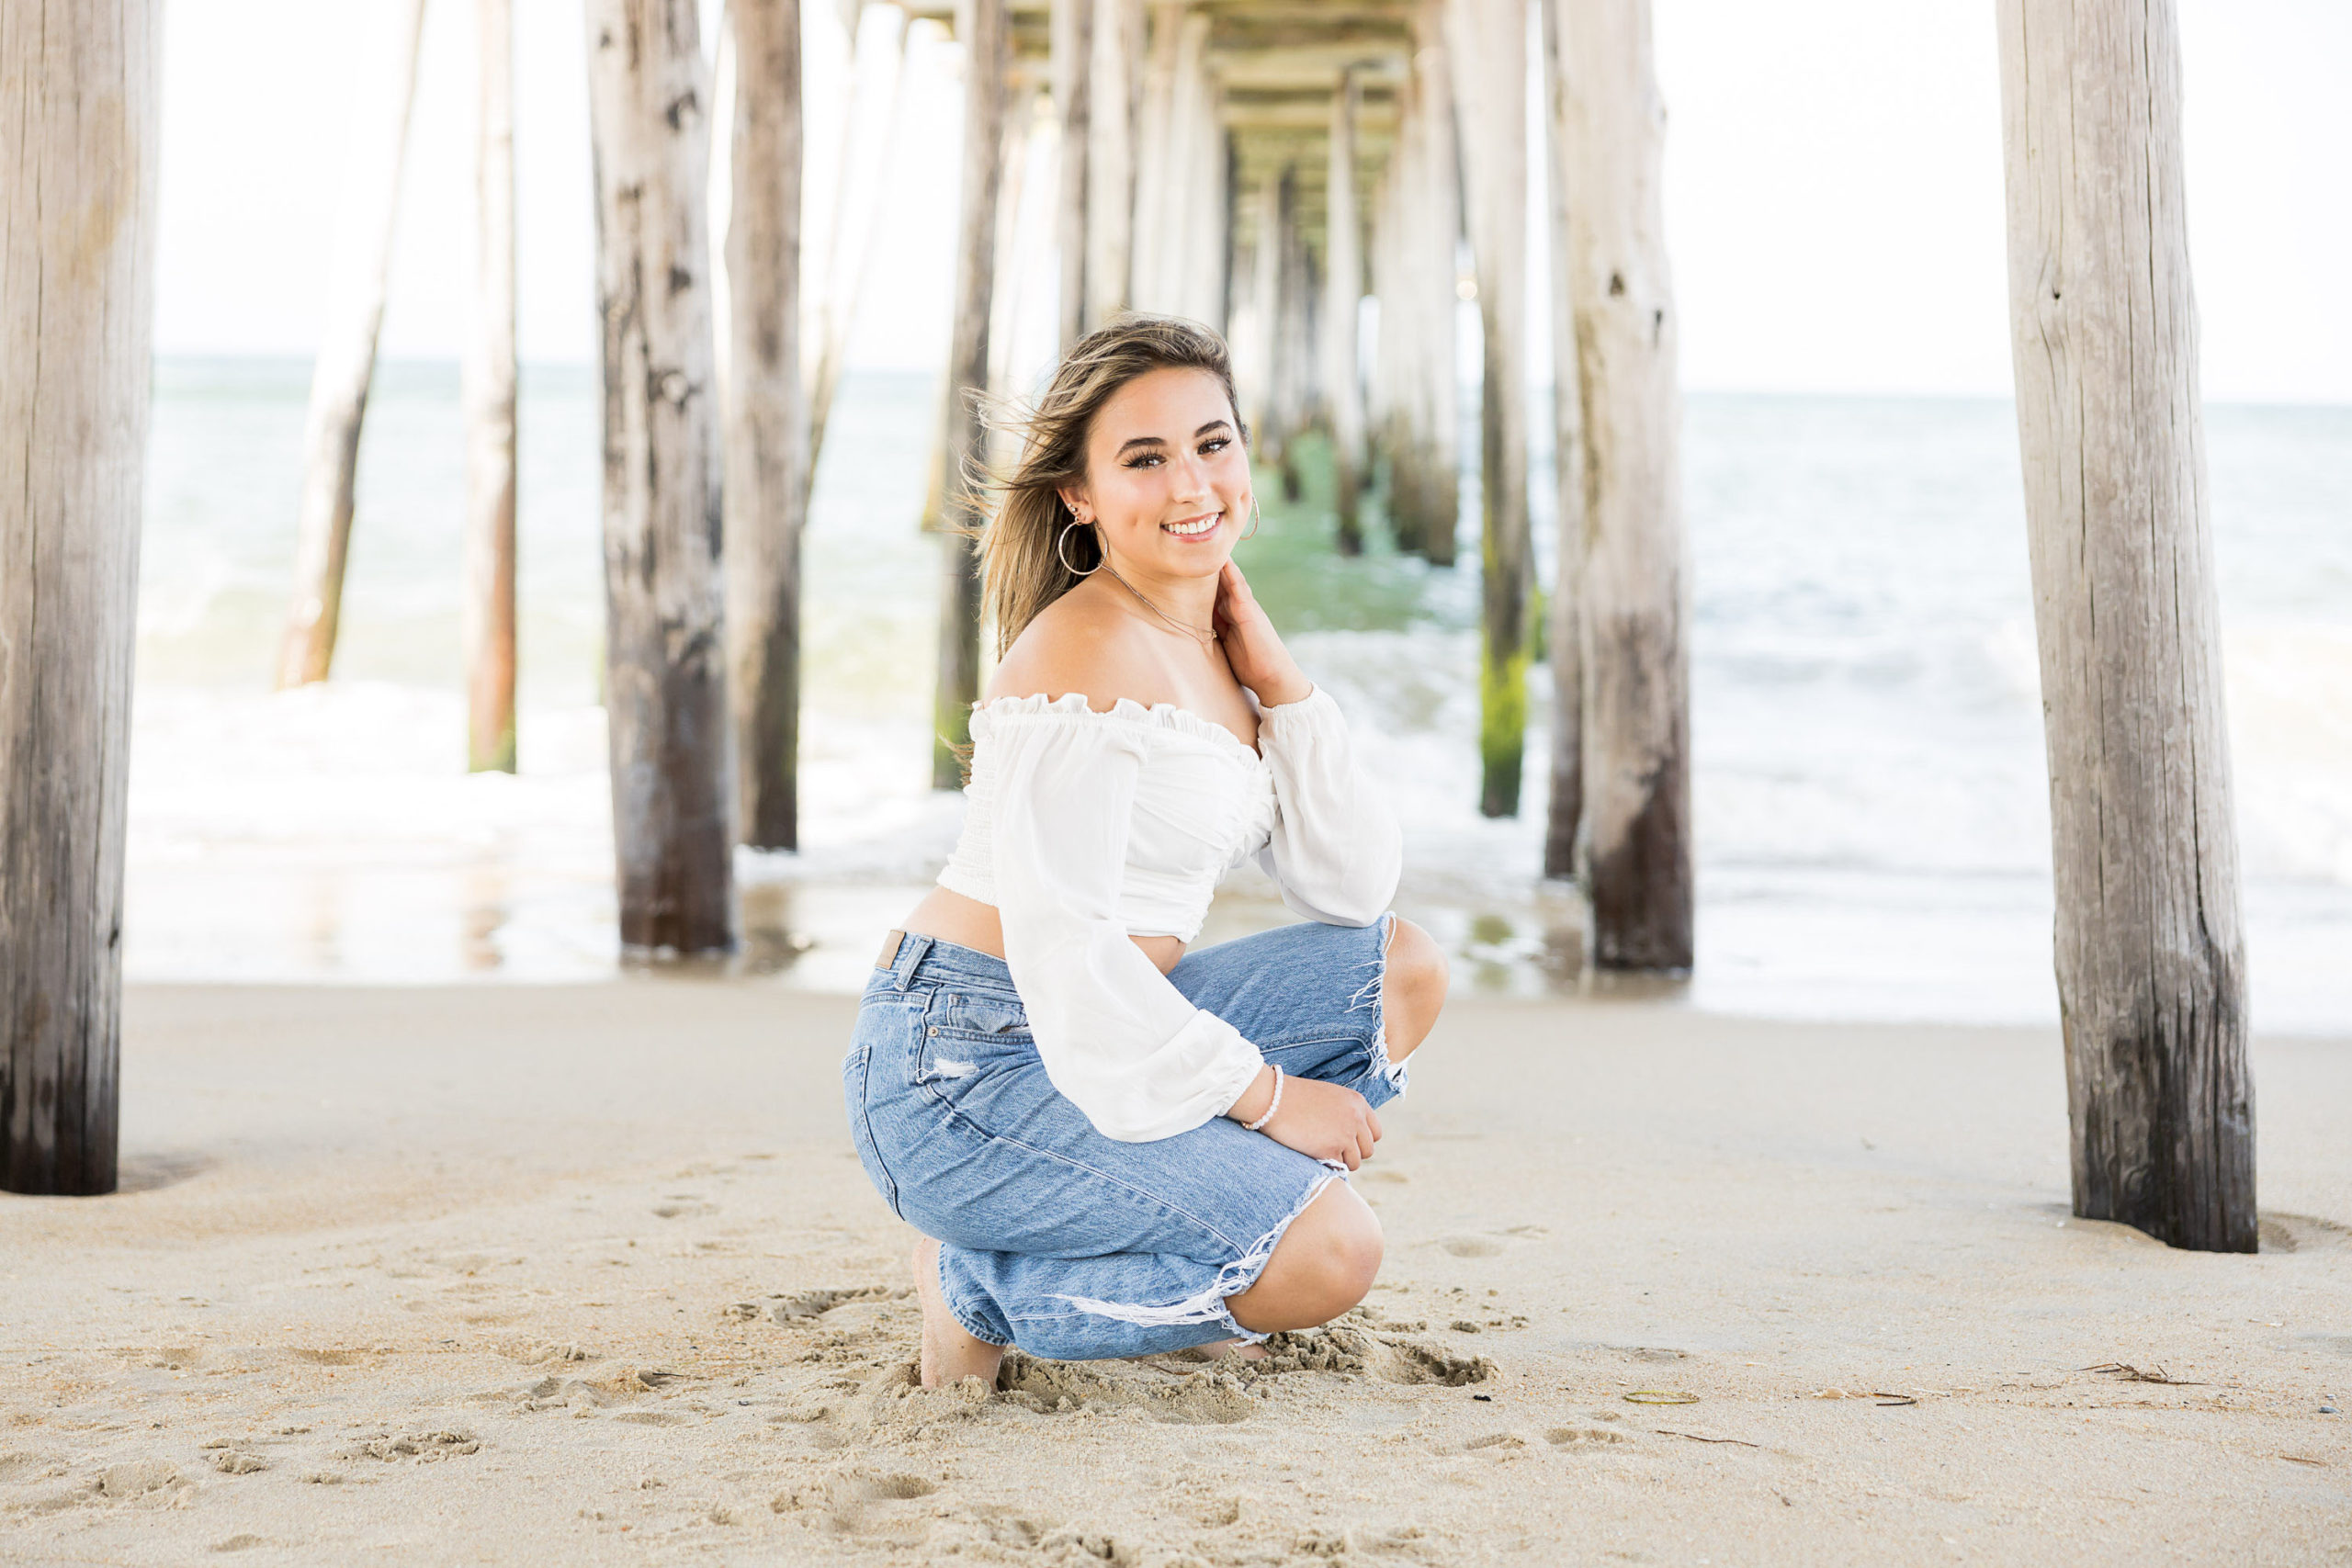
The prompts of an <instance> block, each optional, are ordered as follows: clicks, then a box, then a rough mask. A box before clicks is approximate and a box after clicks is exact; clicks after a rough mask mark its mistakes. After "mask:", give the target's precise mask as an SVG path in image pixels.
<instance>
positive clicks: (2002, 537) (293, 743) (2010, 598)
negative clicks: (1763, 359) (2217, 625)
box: [125, 361, 2352, 1032]
mask: <svg viewBox="0 0 2352 1568" xmlns="http://www.w3.org/2000/svg"><path fill="white" fill-rule="evenodd" d="M307 378H308V369H307V367H306V366H304V365H301V364H299V363H288V362H275V361H166V362H164V364H163V365H161V366H160V367H158V373H157V378H156V404H155V416H154V426H153V430H154V436H153V453H152V458H151V468H150V476H149V502H148V509H149V516H148V523H147V527H146V532H145V537H144V540H143V544H142V550H143V561H142V573H141V599H140V624H139V656H138V657H139V663H138V694H137V701H136V705H135V709H134V719H133V724H134V739H133V750H132V763H131V770H132V776H131V796H130V872H129V877H130V909H129V917H128V919H127V922H126V932H125V940H126V963H127V965H128V968H129V971H130V974H131V975H132V976H134V977H139V978H149V979H163V978H171V979H230V978H237V979H293V980H330V981H333V980H342V981H361V980H366V981H394V982H398V981H427V980H444V979H448V978H453V977H458V976H481V977H488V978H508V979H517V980H532V979H560V978H574V977H581V976H594V975H605V974H610V973H612V972H614V970H615V968H616V964H617V962H618V960H617V958H616V947H615V940H614V935H613V900H612V892H611V886H610V852H611V846H610V823H609V818H608V813H607V807H606V796H605V776H604V732H603V725H602V715H601V710H599V709H598V708H597V706H596V665H597V661H598V659H599V637H600V624H601V616H602V606H601V582H600V571H601V566H600V559H601V557H600V550H599V545H598V537H597V531H598V522H597V515H596V500H597V498H596V489H595V486H596V475H597V463H596V452H595V447H596V425H595V421H596V404H595V400H594V387H593V379H592V376H591V374H590V373H589V372H588V371H587V370H585V369H582V368H565V367H527V368H526V372H525V378H524V392H523V396H524V401H523V410H522V427H521V428H522V437H521V439H522V453H521V460H522V472H521V492H520V493H521V513H520V529H521V545H520V553H521V568H520V570H521V588H520V592H521V599H522V631H521V639H522V647H521V667H522V709H523V712H522V718H521V725H520V747H521V755H522V772H521V773H520V775H519V776H516V777H512V778H508V777H503V776H497V775H489V776H472V777H469V776H468V775H466V774H465V773H464V772H463V705H462V698H461V696H460V694H459V691H458V674H459V654H458V571H459V564H458V563H459V560H460V549H459V539H458V516H459V504H458V502H459V495H460V489H461V473H460V454H461V450H462V448H461V443H460V439H459V434H460V427H459V421H458V403H457V379H456V373H455V370H454V368H453V367H441V366H432V365H401V364H394V365H390V366H388V367H385V368H384V369H383V370H382V371H381V372H380V373H379V381H378V387H377V390H376V392H375V394H374V397H373V399H372V400H371V403H370V406H369V412H368V432H367V440H366V443H365V446H364V447H363V451H362V455H361V464H360V473H359V491H360V502H359V516H358V519H357V522H356V529H355V538H354V544H353V547H352V555H351V566H350V574H349V580H348V584H347V588H346V594H345V613H344V632H343V639H342V645H341V648H340V649H339V651H338V655H337V663H336V678H335V680H334V682H331V683H329V684H328V685H326V686H324V687H318V688H311V689H309V690H305V691H300V692H293V693H287V694H272V693H270V692H269V691H268V689H267V683H268V675H269V670H270V662H271V653H272V649H273V648H274V646H275V642H276V638H277V632H278V627H279V625H280V622H281V619H282V616H283V615H284V612H285V606H286V601H287V597H288V592H289V588H290V573H291V562H292V552H293V526H294V506H295V492H296V489H297V486H298V484H299V479H300V436H301V424H302V414H303V401H304V397H305V393H306V389H307ZM936 400H937V389H936V386H935V384H934V383H933V382H932V381H931V380H929V379H928V378H923V377H920V376H905V375H885V374H866V375H862V376H855V377H853V378H850V379H849V380H848V382H847V383H846V384H845V386H844V388H843V390H842V399H841V401H840V404H839V405H838V407H837V411H836V413H835V415H834V420H833V424H832V433H831V437H830V439H829V445H828V448H827V451H826V453H825V457H824V461H823V464H822V466H821V468H820V474H819V480H818V489H817V498H816V505H815V510H814V514H813V516H812V519H811V522H810V528H809V543H808V557H807V564H806V570H807V577H808V599H807V602H808V629H807V639H808V640H807V658H808V664H809V686H808V691H807V697H806V705H807V707H806V717H805V720H804V731H805V733H804V740H803V748H804V757H803V773H804V784H803V788H804V799H805V802H806V805H805V807H804V809H805V811H806V814H807V815H806V818H805V825H804V833H803V838H804V842H805V845H806V848H805V849H804V850H803V851H802V852H800V853H798V854H797V855H756V854H752V853H749V852H746V853H745V854H744V855H743V856H742V859H741V864H740V868H739V869H740V871H741V879H742V881H743V882H744V885H745V894H744V913H745V929H746V938H747V942H746V952H745V954H744V956H743V957H742V958H741V960H739V961H738V963H737V966H739V967H744V968H749V969H751V970H752V971H753V972H756V973H760V974H763V975H772V976H775V981H776V983H778V984H780V985H786V986H793V987H816V988H843V989H845V988H854V987H855V986H856V985H857V984H858V983H859V982H860V980H861V979H862V977H863V973H864V970H865V966H866V965H867V964H869V963H870V962H871V952H872V949H873V947H874V946H875V944H876V942H877V941H878V939H879V936H880V933H881V932H882V931H884V930H885V929H887V928H888V926H890V925H891V924H893V923H895V922H896V921H897V920H898V919H899V918H900V917H901V916H903V915H904V914H905V913H906V911H907V909H908V908H909V907H910V905H911V904H912V902H913V900H914V899H915V897H919V896H920V893H921V890H922V886H923V885H924V884H925V883H927V882H928V881H929V879H930V877H931V876H932V874H933V873H934V872H935V871H936V870H937V868H938V866H939V865H940V864H941V863H943V862H944V859H945V856H946V854H947V852H948V848H949V846H950V845H951V844H952V843H953V841H954V837H955V833H956V826H957V823H958V820H959V814H960V810H961V805H962V802H961V798H960V796H957V795H954V794H952V793H942V792H934V791H933V790H931V789H930V788H929V785H928V774H929V757H930V747H929V733H928V731H929V722H930V721H929V714H930V691H929V682H930V647H931V639H932V629H931V628H932V626H933V604H934V600H933V593H934V592H935V586H934V585H935V578H936V572H935V570H934V568H933V547H932V545H931V542H930V541H929V540H927V539H926V538H925V537H924V536H922V535H921V534H920V533H919V532H918V531H917V529H916V526H915V521H914V519H915V514H916V512H917V509H918V507H919V505H920V502H921V500H922V483H923V478H924V464H925V459H926V455H927V454H926V442H927V440H928V437H929V433H930V432H931V431H932V429H933V428H934V423H935V419H936V408H937V402H936ZM2207 420H2208V440H2209V446H2210V450H2211V479H2212V495H2213V520H2214V528H2215V536H2216V552H2217V566H2218V570H2219V574H2220V587H2221V595H2222V614H2223V626H2224V645H2225V656H2226V660H2227V667H2228V671H2229V689H2228V701H2229V709H2230V722H2231V738H2232V745H2233V766H2234V770H2235V780H2236V798H2237V809H2238V817H2239V824H2240V837H2241V845H2242V852H2243V855H2244V861H2245V870H2246V878H2247V880H2246V886H2245V907H2246V911H2247V918H2248V926H2249V949H2250V965H2251V971H2252V976H2253V982H2254V1008H2255V1014H2256V1021H2257V1023H2258V1025H2260V1026H2262V1027H2265V1028H2267V1029H2271V1030H2277V1031H2288V1032H2341V1031H2344V1030H2346V1029H2347V1028H2352V515H2347V513H2352V410H2344V409H2324V408H2323V409H2313V408H2243V407H2215V408H2211V409H2209V410H2208V412H2207ZM1536 423H1537V424H1538V425H1539V426H1541V425H1543V424H1544V421H1543V420H1542V419H1540V418H1539V419H1538V420H1537V422H1536ZM1464 450H1465V452H1475V450H1476V443H1475V441H1468V442H1465V444H1464ZM1684 451H1685V468H1684V471H1685V498H1686V507H1687V514H1688V517H1689V522H1690V530H1691V571H1692V577H1693V586H1694V594H1693V597H1694V611H1695V614H1694V622H1693V626H1692V627H1691V649H1692V737H1693V750H1694V762H1695V773H1694V786H1693V787H1694V795H1695V809H1696V819H1697V829H1698V854H1699V896H1700V903H1699V962H1698V965H1697V970H1696V973H1695V975H1694V976H1693V977H1692V979H1691V982H1690V983H1689V984H1688V985H1687V986H1677V987H1657V986H1636V987H1632V988H1633V989H1635V990H1639V991H1645V992H1657V993H1659V994H1661V995H1663V996H1665V997H1667V998H1669V999H1671V1000H1673V1001H1675V1002H1677V1003H1679V1004H1681V1005H1691V1006H1697V1007H1702V1008H1709V1009H1716V1010H1735V1011H1747V1012H1767V1013H1774V1014H1782V1015H1794V1016H1822V1017H1831V1016H1838V1017H1869V1018H1889V1019H1915V1018H1916V1019H1929V1018H1944V1019H1970V1020H1980V1021H2050V1020H2053V1019H2054V1018H2055V1016H2056V996H2055V989H2054V986H2053V984H2052V978H2051V960H2050V931H2051V919H2052V911H2051V903H2050V893H2049V881H2048V879H2049V858H2050V852H2049V819H2048V806H2047V794H2046V784H2045V778H2044V773H2043V765H2042V747H2041V716H2040V711H2039V696H2038V690H2037V680H2036V673H2035V656H2034V640H2033V626H2032V602H2031V594H2030V584H2029V581H2028V576H2027V565H2026V552H2025V525H2024V517H2023V511H2022V502H2021V500H2020V482H2019V479H2018V458H2017V437H2016V429H2015V424H2014V421H2013V416H2012V414H2011V412H2010V410H2009V408H2008V406H2007V404H2006V403H2003V402H1999V401H1994V400H1982V401H1970V400H1919V399H1905V400H1887V399H1879V400H1860V399H1857V400H1839V399H1824V398H1793V397H1732V396H1693V397H1691V399H1690V400H1689V403H1688V409H1687V420H1686V435H1685V448H1684ZM1548 462H1549V454H1548V453H1542V452H1539V453H1538V455H1537V465H1538V472H1537V474H1536V476H1535V483H1534V485H1533V492H1534V495H1535V498H1536V502H1537V510H1538V516H1537V536H1538V557H1539V560H1540V561H1541V563H1542V564H1543V567H1544V576H1545V579H1546V581H1548V580H1549V576H1550V563H1551V560H1552V552H1551V545H1552V538H1551V519H1550V516H1549V508H1548V504H1547V502H1548V499H1549V495H1550V479H1549V471H1548V466H1547V465H1548ZM1261 492H1262V493H1264V494H1266V495H1268V496H1272V495H1275V494H1278V491H1277V490H1276V488H1275V487H1274V486H1272V484H1270V483H1269V484H1264V485H1261ZM1463 515H1464V530H1465V533H1464V542H1465V548H1464V550H1463V552H1462V557H1463V561H1464V564H1463V565H1462V566H1461V567H1459V568H1456V569H1453V570H1431V569H1430V568H1429V567H1428V566H1427V565H1426V563H1424V562H1422V561H1420V560H1419V559H1417V558H1412V557H1408V556H1399V555H1397V553H1395V552H1394V551H1392V550H1390V549H1388V548H1387V547H1386V546H1385V536H1383V535H1382V534H1381V531H1380V529H1379V527H1378V526H1377V525H1376V524H1375V525H1374V528H1373V530H1372V532H1373V535H1374V538H1373V544H1372V547H1371V548H1370V549H1369V550H1368V552H1367V554H1366V555H1365V556H1364V557H1363V558H1362V559H1359V560H1345V559H1341V558H1338V557H1336V556H1335V555H1333V554H1332V552H1331V551H1330V549H1329V531H1330V520H1329V513H1328V509H1327V507H1326V506H1325V505H1324V504H1323V498H1321V497H1318V496H1317V495H1316V494H1314V493H1312V492H1310V493H1309V495H1308V496H1307V497H1306V500H1305V501H1304V502H1302V503H1301V504H1299V505H1298V506H1295V507H1292V506H1283V505H1280V504H1272V503H1270V504H1269V505H1268V506H1267V509H1266V524H1265V527H1264V529H1263V531H1262V532H1261V535H1260V536H1258V537H1256V538H1254V539H1251V540H1250V541H1249V542H1248V543H1246V544H1245V545H1243V546H1242V547H1241V548H1240V551H1239V558H1240V560H1241V562H1242V565H1243V568H1244V570H1247V571H1248V572H1249V573H1250V578H1251V581H1252V584H1253V586H1255V587H1256V589H1257V591H1258V592H1259V594H1260V596H1261V598H1262V599H1263V600H1264V601H1265V602H1266V603H1267V604H1268V606H1269V608H1270V610H1271V612H1272V615H1273V616H1274V618H1275V621H1276V624H1277V625H1278V626H1281V627H1282V628H1283V632H1284V635H1285V637H1287V638H1288V639H1289V641H1290V642H1291V644H1292V646H1293V648H1294V649H1295V651H1296V653H1297V655H1298V657H1299V659H1300V661H1301V662H1302V664H1303V665H1304V666H1305V667H1306V669H1307V671H1308V672H1309V673H1310V674H1311V675H1313V676H1314V677H1315V678H1316V679H1317V680H1318V681H1319V682H1323V683H1325V684H1326V685H1328V686H1329V688H1330V689H1331V690H1332V691H1333V693H1334V694H1336V695H1337V696H1339V698H1340V701H1341V703H1342V704H1343V705H1345V707H1346V708H1347V710H1348V712H1349V713H1350V715H1351V718H1352V719H1353V720H1354V723H1355V726H1356V730H1357V735H1358V739H1359V744H1360V746H1361V748H1362V750H1363V757H1364V760H1365V762H1366V764H1367V765H1368V766H1370V767H1372V768H1374V769H1376V770H1377V771H1378V773H1379V774H1380V776H1382V777H1383V778H1385V779H1387V780H1390V781H1392V782H1393V784H1394V785H1395V788H1396V790H1397V799H1398V807H1399V814H1400V816H1401V817H1402V818H1403V819H1404V820H1405V822H1406V823H1407V825H1408V826H1407V840H1408V843H1407V856H1408V864H1407V870H1406V874H1405V880H1404V885H1403V886H1402V887H1401V888H1400V890H1399V894H1398V897H1397V904H1398V907H1399V908H1401V909H1403V910H1404V911H1405V912H1406V913H1408V914H1409V915H1411V916H1412V917H1413V918H1415V919H1419V920H1420V921H1422V923H1424V924H1426V925H1428V926H1430V929H1431V930H1432V931H1435V932H1436V933H1437V934H1438V935H1439V936H1440V937H1441V938H1442V940H1443V941H1445V942H1446V943H1447V944H1448V945H1449V947H1450V948H1451V949H1452V951H1453V953H1454V954H1455V955H1456V960H1457V963H1456V976H1457V984H1459V985H1462V986H1464V987H1473V988H1476V989H1479V990H1483V991H1496V992H1503V993H1509V994H1520V995H1535V994H1544V993H1558V992H1563V991H1566V992H1589V991H1594V990H1608V989H1610V988H1611V987H1608V986H1607V985H1605V984H1603V983H1602V982H1601V981H1600V980H1598V979H1597V978H1596V977H1594V976H1588V975H1585V974H1584V973H1582V972H1581V967H1580V963H1579V958H1578V954H1579V953H1580V951H1581V944H1582V933H1581V929H1580V926H1579V923H1578V922H1579V920H1580V918H1581V916H1580V911H1579V909H1578V908H1577V900H1576V898H1575V897H1574V896H1573V894H1572V892H1571V891H1570V890H1569V889H1566V888H1564V887H1561V886H1557V885H1547V884H1544V883H1542V882H1541V881H1540V880H1539V879H1538V877H1537V870H1538V868H1539V866H1540V863H1541V853H1540V852H1541V839H1542V824H1543V807H1544V781H1545V772H1546V770H1545V767H1544V756H1545V749H1546V746H1547V737H1546V735H1545V733H1544V728H1543V727H1542V724H1541V722H1540V721H1541V719H1542V717H1543V716H1544V714H1545V713H1546V712H1547V711H1548V698H1549V688H1548V685H1547V684H1546V682H1547V681H1548V671H1547V670H1546V667H1544V666H1543V665H1538V666H1536V667H1535V669H1534V671H1533V682H1534V688H1535V689H1534V690H1533V692H1532V694H1531V698H1532V702H1531V706H1532V712H1533V713H1534V714H1535V716H1537V719H1538V721H1539V722H1538V723H1537V724H1536V725H1535V726H1534V727H1532V728H1531V730H1530V733H1529V737H1528V742H1529V745H1528V753H1527V755H1528V765H1527V769H1526V777H1525V787H1524V790H1523V794H1522V801H1521V814H1520V815H1519V816H1518V817H1517V818H1501V819H1491V820H1490V819H1487V818H1481V817H1479V816H1478V815H1477V812H1476V797H1477V767H1476V755H1475V751H1474V748H1473V739H1472V738H1473V736H1474V734H1475V730H1476V604H1477V584H1476V560H1477V551H1476V545H1475V542H1474V541H1473V540H1472V538H1471V531H1472V530H1475V527H1476V516H1477V508H1476V499H1475V477H1474V476H1465V478H1464V511H1463ZM1271 894H1272V889H1271V887H1270V886H1268V885H1267V884H1266V883H1265V882H1264V880H1263V879H1262V878H1261V877H1259V876H1258V875H1257V874H1256V873H1255V872H1254V870H1252V871H1244V872H1238V873H1236V874H1234V875H1233V876H1232V878H1230V879H1229V881H1228V883H1227V888H1226V890H1225V892H1224V893H1222V894H1221V895H1220V897H1219V899H1218V903H1217V906H1216V909H1215V910H1214V911H1213V912H1212V915H1211V922H1210V925H1209V928H1208V929H1207V930H1206V931H1204V933H1203V936H1202V940H1203V941H1204V942H1206V941H1212V940H1217V939H1219V938H1221V937H1224V936H1228V935H1234V934H1238V933H1240V932H1242V931H1248V930H1251V929H1256V928H1257V927H1258V926H1261V925H1263V924H1267V923H1272V922H1276V921H1280V920H1283V919H1289V918H1291V917H1290V916H1289V915H1288V914H1287V912H1286V911H1283V909H1281V908H1280V907H1279V905H1278V904H1277V903H1275V902H1274V901H1273V900H1272V896H1271Z"/></svg>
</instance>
